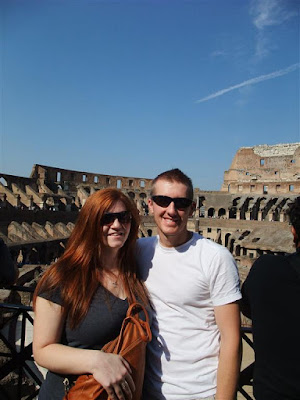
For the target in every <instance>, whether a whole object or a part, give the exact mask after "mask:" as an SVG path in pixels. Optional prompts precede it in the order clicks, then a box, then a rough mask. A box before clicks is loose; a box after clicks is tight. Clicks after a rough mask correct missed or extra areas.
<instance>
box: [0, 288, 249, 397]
mask: <svg viewBox="0 0 300 400" xmlns="http://www.w3.org/2000/svg"><path fill="white" fill-rule="evenodd" d="M9 289H11V290H17V291H21V292H33V289H32V288H26V287H24V286H21V287H18V286H12V287H10V288H9ZM31 311H32V307H30V306H25V305H21V304H7V303H0V314H3V313H8V314H9V317H8V318H7V319H6V321H5V325H7V324H14V326H16V325H17V324H18V325H19V326H20V335H19V336H20V338H19V342H20V344H19V345H18V346H16V344H15V340H9V339H8V338H7V337H6V335H5V334H3V333H2V332H1V331H0V341H2V342H3V344H4V345H5V346H4V347H6V348H7V351H5V352H0V357H3V358H2V359H3V360H4V362H3V364H2V365H1V366H0V399H1V400H2V399H3V400H30V399H34V398H35V397H36V396H37V395H38V392H39V388H40V385H41V384H42V380H43V378H42V376H41V374H40V373H39V372H37V371H38V370H37V368H36V366H35V364H34V360H33V355H32V343H29V344H27V345H26V344H25V343H26V342H25V338H26V325H27V324H28V323H29V324H31V325H33V318H32V316H31V315H30V312H31ZM251 333H252V330H251V328H242V339H243V345H244V343H247V344H248V345H249V346H250V347H251V348H252V349H253V343H252V341H251V340H250V339H249V336H248V334H251ZM253 366H254V363H252V364H250V365H249V366H247V367H246V368H245V369H243V370H242V371H241V373H240V378H239V385H238V392H239V393H240V395H242V396H243V397H244V398H245V399H247V400H253V397H251V396H250V395H249V394H248V393H247V392H246V386H248V387H251V386H252V383H253ZM12 373H14V374H15V375H16V376H17V379H16V383H14V390H13V393H12V392H11V390H8V388H7V387H6V385H2V383H1V382H2V381H3V380H5V379H7V377H8V376H9V375H10V374H12ZM28 382H29V384H28Z"/></svg>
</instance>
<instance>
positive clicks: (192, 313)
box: [137, 233, 241, 400]
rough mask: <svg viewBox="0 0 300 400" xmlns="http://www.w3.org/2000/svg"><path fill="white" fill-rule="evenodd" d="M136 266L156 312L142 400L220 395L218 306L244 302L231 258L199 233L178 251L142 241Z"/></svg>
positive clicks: (153, 241) (152, 240) (153, 240)
mask: <svg viewBox="0 0 300 400" xmlns="http://www.w3.org/2000/svg"><path fill="white" fill-rule="evenodd" d="M137 260H138V264H139V268H140V271H141V274H142V278H143V279H144V280H145V282H146V286H147V288H148V290H149V293H150V297H151V301H152V303H153V306H154V315H153V322H152V333H153V340H152V342H151V343H150V344H149V345H148V354H147V367H146V368H147V369H146V377H145V385H144V386H145V395H144V396H143V399H145V400H150V399H151V400H154V399H159V400H163V399H167V400H192V399H197V398H201V397H208V396H211V395H213V394H215V393H216V381H217V368H218V355H219V340H220V334H219V330H218V327H217V325H216V321H215V315H214V306H220V305H224V304H228V303H231V302H234V301H236V300H239V299H240V298H241V294H240V285H239V276H238V271H237V267H236V264H235V261H234V259H233V257H232V255H231V254H230V252H229V251H228V250H227V249H226V248H225V247H222V246H220V245H219V244H216V243H214V242H212V241H210V240H209V239H205V238H203V237H202V236H200V235H198V234H197V233H193V236H192V238H191V239H190V240H189V241H188V242H187V243H185V244H183V245H181V246H179V247H173V248H165V247H163V246H162V245H161V244H160V243H159V239H158V236H155V237H150V238H143V239H139V240H138V244H137Z"/></svg>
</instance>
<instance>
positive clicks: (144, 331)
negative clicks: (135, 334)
mask: <svg viewBox="0 0 300 400" xmlns="http://www.w3.org/2000/svg"><path fill="white" fill-rule="evenodd" d="M136 308H139V309H140V310H142V311H143V312H144V315H145V319H146V320H145V321H143V320H141V319H140V318H139V316H138V313H136V312H134V309H136ZM130 322H131V323H133V324H135V325H136V327H137V329H138V331H139V334H140V338H141V339H142V340H143V341H144V342H150V341H151V339H152V333H151V329H150V324H149V315H148V312H147V310H146V309H145V307H144V306H143V305H142V304H141V303H137V302H135V303H132V304H130V306H129V308H128V310H127V314H126V317H125V319H124V320H123V323H122V327H121V331H120V334H119V336H118V342H117V345H116V353H117V354H118V353H119V351H120V348H121V346H122V340H123V332H124V330H125V328H126V326H127V324H128V323H130Z"/></svg>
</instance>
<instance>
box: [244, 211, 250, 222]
mask: <svg viewBox="0 0 300 400" xmlns="http://www.w3.org/2000/svg"><path fill="white" fill-rule="evenodd" d="M250 214H251V212H250V211H247V212H246V213H245V216H246V221H250Z"/></svg>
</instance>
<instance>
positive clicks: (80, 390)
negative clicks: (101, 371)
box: [64, 302, 152, 400]
mask: <svg viewBox="0 0 300 400" xmlns="http://www.w3.org/2000/svg"><path fill="white" fill-rule="evenodd" d="M139 311H143V312H144V315H145V317H146V319H145V321H143V320H142V319H140V317H139V314H138V312H139ZM151 338H152V335H151V330H150V325H149V317H148V313H147V311H146V310H145V308H144V307H143V306H142V304H140V303H137V302H135V303H132V304H131V305H130V306H129V308H128V310H127V314H126V317H125V318H124V321H123V323H122V327H121V331H120V334H119V336H118V337H117V338H116V339H114V340H112V341H111V342H109V343H107V344H106V345H105V346H104V347H103V348H102V351H104V352H106V353H114V354H120V355H121V356H122V357H124V358H125V360H127V361H128V362H129V364H130V367H131V370H132V379H133V381H134V384H135V391H134V392H133V394H132V396H133V397H132V400H141V398H142V388H143V381H144V373H145V359H146V345H147V343H148V342H150V340H151ZM107 399H108V394H107V392H106V390H105V389H104V388H103V386H102V385H101V384H100V383H99V382H97V381H96V380H95V379H94V377H93V375H92V374H86V375H80V376H79V377H78V378H77V380H76V382H75V384H74V386H72V387H71V389H70V390H69V391H68V392H67V393H66V395H65V397H64V400H107Z"/></svg>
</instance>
